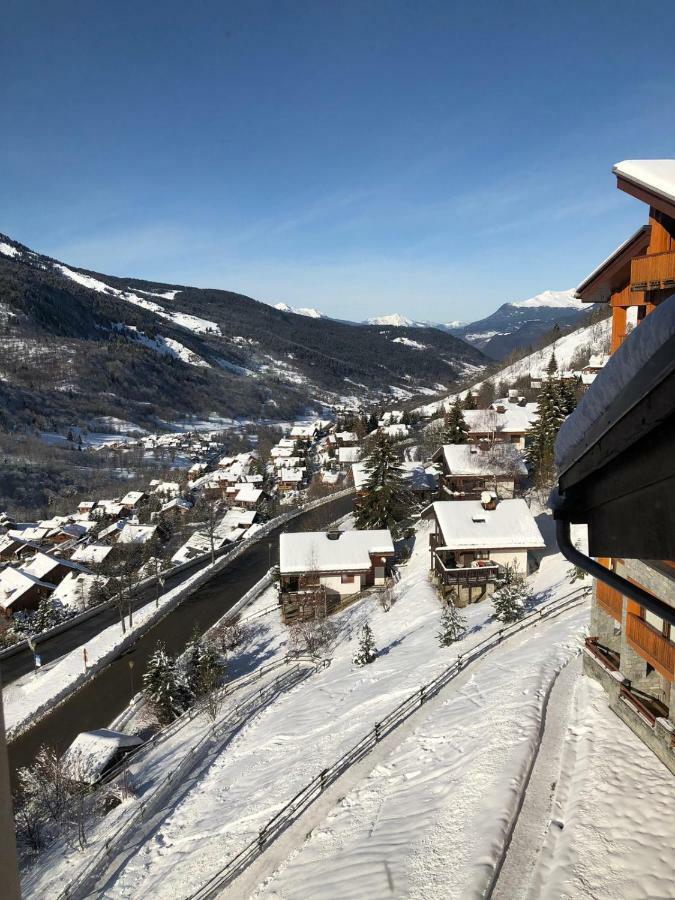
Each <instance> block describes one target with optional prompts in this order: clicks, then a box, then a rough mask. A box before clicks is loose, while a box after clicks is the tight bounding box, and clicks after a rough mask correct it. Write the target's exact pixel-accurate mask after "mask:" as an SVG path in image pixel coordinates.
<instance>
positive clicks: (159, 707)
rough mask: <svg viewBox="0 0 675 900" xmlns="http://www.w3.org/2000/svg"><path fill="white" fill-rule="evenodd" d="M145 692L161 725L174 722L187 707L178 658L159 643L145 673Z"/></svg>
mask: <svg viewBox="0 0 675 900" xmlns="http://www.w3.org/2000/svg"><path fill="white" fill-rule="evenodd" d="M143 693H144V694H145V697H146V700H147V701H148V703H149V704H150V706H151V707H152V708H153V710H154V712H155V715H156V716H157V719H158V721H159V723H160V724H161V725H165V724H167V723H169V722H172V721H173V720H174V719H175V718H177V716H179V715H180V714H181V712H182V711H183V709H184V708H185V686H184V683H183V680H182V679H181V677H180V674H179V672H178V667H177V665H176V660H175V659H173V658H172V657H171V656H169V654H168V653H167V652H166V648H165V646H164V644H162V643H159V644H157V648H156V649H155V652H154V653H153V654H152V656H151V657H150V659H149V660H148V665H147V668H146V670H145V674H144V675H143Z"/></svg>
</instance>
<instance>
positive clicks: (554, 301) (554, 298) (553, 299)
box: [510, 288, 584, 309]
mask: <svg viewBox="0 0 675 900" xmlns="http://www.w3.org/2000/svg"><path fill="white" fill-rule="evenodd" d="M510 305H511V306H517V307H518V308H519V309H522V308H527V309H530V308H533V307H542V306H547V307H551V308H563V307H564V308H568V309H584V304H583V303H582V301H581V300H577V299H576V298H575V296H574V288H572V289H571V290H569V291H542V292H541V294H537V295H536V296H534V297H530V299H529V300H517V301H515V302H513V303H511V304H510Z"/></svg>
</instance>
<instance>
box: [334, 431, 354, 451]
mask: <svg viewBox="0 0 675 900" xmlns="http://www.w3.org/2000/svg"><path fill="white" fill-rule="evenodd" d="M335 440H336V442H337V445H338V447H356V445H357V444H358V443H359V436H358V435H357V434H356V433H355V432H353V431H336V432H335Z"/></svg>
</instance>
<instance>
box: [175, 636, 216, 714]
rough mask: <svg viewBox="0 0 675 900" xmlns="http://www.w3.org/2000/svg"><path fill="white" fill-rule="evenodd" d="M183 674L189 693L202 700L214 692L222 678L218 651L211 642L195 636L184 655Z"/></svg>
mask: <svg viewBox="0 0 675 900" xmlns="http://www.w3.org/2000/svg"><path fill="white" fill-rule="evenodd" d="M183 674H184V680H185V684H186V686H187V689H188V691H189V692H190V694H191V695H192V697H194V698H195V699H196V700H200V699H202V698H203V697H205V696H206V695H207V694H210V693H211V692H212V691H214V690H215V689H216V688H217V687H218V685H219V683H220V676H221V665H220V657H219V656H218V651H217V650H216V648H215V647H214V646H213V644H212V643H211V642H210V641H204V640H201V639H200V637H199V635H198V634H196V633H195V634H194V635H193V637H192V640H191V641H190V643H189V644H188V645H187V648H186V650H185V653H184V654H183Z"/></svg>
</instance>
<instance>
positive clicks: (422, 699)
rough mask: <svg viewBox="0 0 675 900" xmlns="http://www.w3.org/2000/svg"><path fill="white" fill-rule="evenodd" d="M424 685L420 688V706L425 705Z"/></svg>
mask: <svg viewBox="0 0 675 900" xmlns="http://www.w3.org/2000/svg"><path fill="white" fill-rule="evenodd" d="M424 699H425V698H424V685H422V687H421V688H420V706H421V705H422V704H423V703H424Z"/></svg>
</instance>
